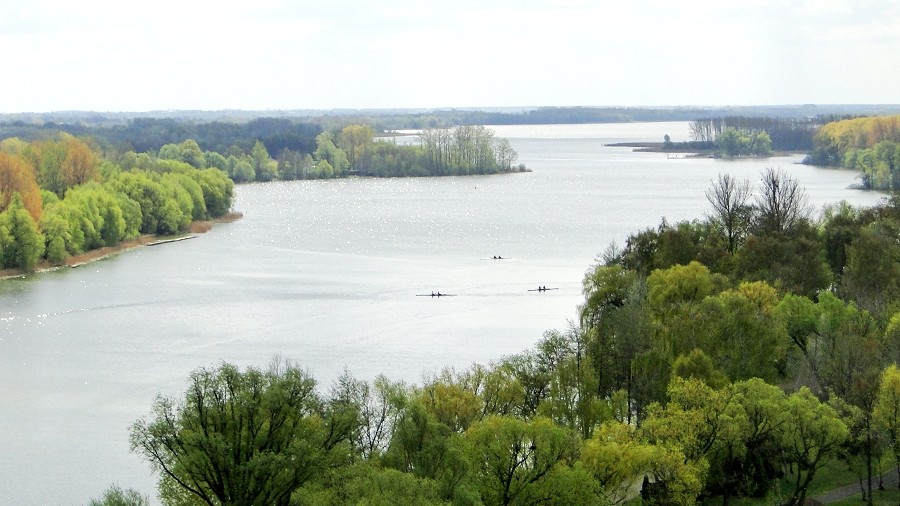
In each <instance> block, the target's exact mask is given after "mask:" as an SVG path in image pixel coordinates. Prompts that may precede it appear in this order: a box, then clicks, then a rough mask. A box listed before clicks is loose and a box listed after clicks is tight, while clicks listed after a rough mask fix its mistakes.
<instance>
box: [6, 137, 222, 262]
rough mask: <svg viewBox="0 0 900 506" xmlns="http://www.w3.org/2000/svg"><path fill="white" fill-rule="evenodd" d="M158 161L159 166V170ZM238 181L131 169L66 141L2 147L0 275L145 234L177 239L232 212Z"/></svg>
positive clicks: (174, 169)
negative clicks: (196, 224)
mask: <svg viewBox="0 0 900 506" xmlns="http://www.w3.org/2000/svg"><path fill="white" fill-rule="evenodd" d="M151 162H152V163H151ZM232 188H233V182H232V181H231V180H230V179H229V178H228V177H227V176H226V175H225V174H224V173H223V172H221V171H219V170H216V169H198V168H195V167H192V166H191V165H189V164H186V163H181V162H170V161H152V160H149V159H148V163H147V164H146V165H145V166H144V167H141V168H137V167H128V168H123V167H122V166H121V165H118V164H116V163H113V162H112V161H110V160H108V159H105V158H104V157H102V156H101V155H100V154H99V153H98V152H97V150H96V148H94V147H92V146H90V145H89V144H88V143H86V142H85V141H83V140H81V139H77V138H75V137H72V136H70V135H66V134H62V135H60V136H58V137H56V138H51V139H45V140H41V141H33V142H30V143H29V142H25V141H22V140H20V139H16V138H11V139H6V140H4V141H2V142H0V269H17V270H22V271H31V270H33V269H34V268H35V266H36V265H37V264H38V262H41V261H46V262H48V263H50V264H53V265H59V264H62V263H63V262H64V261H65V260H66V259H67V258H68V257H70V256H76V255H82V254H84V253H85V252H88V251H91V250H96V249H99V248H115V247H116V246H118V245H119V244H120V243H122V242H123V241H133V240H135V239H137V238H138V237H139V236H142V235H157V234H158V235H172V234H177V233H180V232H183V231H186V230H187V229H188V228H189V226H190V224H191V223H192V222H194V221H197V220H209V219H215V218H219V217H221V216H223V215H224V214H226V213H227V212H228V211H229V209H230V207H231V198H232Z"/></svg>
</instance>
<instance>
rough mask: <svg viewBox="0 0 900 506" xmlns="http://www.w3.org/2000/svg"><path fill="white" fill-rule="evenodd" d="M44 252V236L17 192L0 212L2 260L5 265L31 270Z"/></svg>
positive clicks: (0, 251) (0, 255)
mask: <svg viewBox="0 0 900 506" xmlns="http://www.w3.org/2000/svg"><path fill="white" fill-rule="evenodd" d="M43 253H44V237H43V236H42V235H41V232H40V230H38V226H37V224H36V223H35V221H34V218H32V217H31V214H30V213H29V212H28V211H27V210H26V209H25V204H24V203H23V202H22V197H20V196H19V194H18V193H15V194H13V196H12V199H11V200H10V202H9V205H8V206H7V207H6V210H5V211H3V212H2V213H0V260H2V264H3V266H4V267H7V268H9V267H12V268H17V269H24V270H26V271H31V270H34V266H35V265H36V264H37V262H38V260H39V259H40V258H41V255H43Z"/></svg>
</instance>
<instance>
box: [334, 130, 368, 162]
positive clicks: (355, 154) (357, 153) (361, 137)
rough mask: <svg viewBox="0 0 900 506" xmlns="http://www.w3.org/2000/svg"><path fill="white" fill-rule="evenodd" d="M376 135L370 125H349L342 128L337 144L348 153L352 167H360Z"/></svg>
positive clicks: (348, 159) (348, 160)
mask: <svg viewBox="0 0 900 506" xmlns="http://www.w3.org/2000/svg"><path fill="white" fill-rule="evenodd" d="M374 137H375V130H374V129H373V128H372V127H370V126H368V125H347V126H345V127H344V129H343V130H341V132H340V133H339V134H338V137H337V145H338V146H339V147H340V148H341V149H343V150H344V153H346V154H347V163H349V166H350V169H355V170H359V169H360V162H361V161H362V160H363V158H364V156H365V153H366V150H367V149H368V148H369V147H370V145H371V144H372V139H374Z"/></svg>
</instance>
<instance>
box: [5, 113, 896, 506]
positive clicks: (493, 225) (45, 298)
mask: <svg viewBox="0 0 900 506" xmlns="http://www.w3.org/2000/svg"><path fill="white" fill-rule="evenodd" d="M494 130H495V132H496V133H497V135H499V136H504V137H507V138H509V139H510V141H511V142H512V144H513V146H514V147H515V149H516V150H517V151H518V152H519V161H521V162H524V163H525V164H527V165H528V167H529V168H531V169H533V171H534V172H530V173H524V174H515V175H502V176H485V177H468V178H437V179H432V178H422V179H382V180H375V179H350V180H341V181H314V182H312V181H311V182H285V183H270V184H259V185H245V186H240V187H238V188H237V189H236V191H235V193H236V202H235V208H236V209H237V210H239V211H242V212H243V213H244V218H243V219H242V220H240V221H238V222H235V223H231V224H225V225H218V226H216V227H215V228H214V229H213V230H212V231H210V232H209V233H207V234H204V235H202V236H200V237H199V238H197V239H194V240H190V241H183V242H178V243H173V244H168V245H164V246H158V247H152V248H142V249H140V250H137V251H134V252H130V253H127V254H124V255H120V256H118V257H115V258H111V259H108V260H104V261H101V262H97V263H94V264H90V265H88V266H84V267H81V268H78V269H69V270H64V271H57V272H51V273H44V274H39V275H35V276H30V277H28V278H26V279H13V280H6V281H0V434H2V436H0V503H2V504H25V505H27V504H85V503H87V502H88V500H89V498H90V497H99V495H100V493H101V492H102V491H103V490H104V489H105V488H106V487H108V486H109V485H110V484H112V483H118V484H120V485H121V486H123V487H132V488H136V489H138V490H140V491H142V492H144V493H146V494H148V495H150V496H151V497H155V478H154V477H153V476H152V475H151V474H150V472H149V468H148V467H147V465H146V464H145V463H143V462H142V461H141V460H140V459H138V458H137V457H136V456H134V455H132V454H130V453H129V451H128V426H129V425H130V424H131V423H132V422H134V421H135V420H136V419H138V418H140V417H142V416H145V415H146V414H147V413H148V412H149V409H150V406H151V404H152V402H153V398H154V396H155V395H156V394H157V393H162V394H164V395H180V394H181V392H183V389H184V386H185V380H186V377H187V375H188V373H189V372H190V371H191V370H193V369H195V368H197V367H199V366H209V365H215V364H218V363H220V362H221V361H228V362H232V363H236V364H239V365H242V366H243V365H251V364H252V365H256V366H264V365H265V364H266V363H267V362H268V361H269V360H270V359H271V358H272V357H273V356H274V355H276V354H279V355H282V356H284V357H286V358H290V359H292V360H295V361H297V362H299V363H300V364H301V365H302V366H304V367H305V368H307V369H308V370H309V371H310V373H311V374H312V375H313V376H314V377H315V378H317V379H318V380H319V382H320V385H321V386H322V388H323V389H327V388H328V386H329V385H330V384H331V381H332V380H333V379H334V378H335V377H336V375H338V374H339V373H340V372H341V371H342V370H343V369H345V368H347V369H349V370H350V371H351V372H352V373H353V374H354V375H356V376H358V377H361V378H366V379H371V378H373V377H374V376H375V375H377V374H379V373H384V374H386V375H387V376H388V377H391V378H393V379H402V380H407V381H410V382H417V381H419V380H420V378H421V377H422V374H423V373H427V372H431V371H436V370H438V369H440V368H441V367H443V366H446V365H449V366H455V367H459V368H462V367H466V366H467V365H469V364H471V363H473V362H482V363H486V362H489V361H491V360H493V359H496V358H499V357H501V356H503V355H506V354H511V353H517V352H520V351H522V350H525V349H526V348H528V347H530V346H531V345H532V344H534V343H535V342H536V341H537V340H538V339H539V338H540V337H541V335H542V333H543V332H544V331H545V330H548V329H553V328H563V327H565V326H566V324H567V323H566V322H567V319H572V318H574V317H575V314H576V306H577V304H578V303H579V302H580V301H581V300H582V297H581V292H580V282H581V278H582V276H583V274H584V272H585V270H586V269H587V268H588V267H589V266H590V265H591V264H592V263H593V262H594V259H595V258H596V257H597V255H598V254H599V253H600V252H602V251H603V250H604V249H605V248H606V247H607V246H608V245H609V243H610V242H612V241H617V242H618V243H619V244H622V243H623V242H624V238H625V236H626V235H627V234H629V233H631V232H634V231H637V230H638V229H640V228H644V227H648V226H655V225H657V224H658V223H659V220H660V218H662V217H663V216H665V217H666V218H667V219H668V220H669V221H670V222H674V221H677V220H681V219H693V218H698V217H701V216H702V215H703V213H705V212H706V211H707V208H708V204H707V202H706V199H705V197H704V191H705V190H706V189H707V188H708V187H709V185H710V181H711V180H712V179H714V178H715V177H716V176H717V174H719V173H722V172H728V173H731V174H734V175H736V176H738V177H741V178H744V177H746V178H749V179H750V180H752V181H754V182H756V181H757V180H758V179H759V174H760V171H761V170H763V169H765V168H766V167H780V168H782V169H784V170H786V171H789V172H790V173H791V174H792V175H794V176H795V177H796V178H798V179H799V180H800V182H801V184H802V185H804V186H805V187H806V189H807V193H808V195H809V197H810V200H811V201H812V202H813V203H814V204H815V205H816V206H821V205H822V204H824V203H826V202H836V201H839V200H841V199H845V200H848V201H849V202H851V203H853V204H856V205H870V204H872V203H874V202H876V201H877V200H878V199H879V198H880V197H881V195H879V194H875V193H865V192H860V191H856V190H850V189H848V187H849V186H850V185H851V184H853V183H854V182H855V177H856V174H855V173H853V172H847V171H836V170H826V169H816V168H811V167H806V166H802V165H797V162H798V161H799V159H800V157H787V158H772V159H768V160H748V161H731V162H726V161H719V160H707V159H669V158H667V157H666V155H665V154H655V153H633V152H631V150H629V149H625V148H613V147H606V146H604V145H605V144H608V143H612V142H620V141H636V140H651V141H659V140H661V139H662V137H663V135H664V134H666V133H668V134H669V135H670V136H671V137H672V139H673V140H676V141H678V140H686V139H687V137H688V127H687V123H648V124H625V125H555V126H553V125H551V126H504V127H494ZM495 255H501V256H503V257H506V258H508V259H506V260H502V261H495V260H490V258H491V257H492V256H495ZM538 285H545V286H548V287H558V288H559V290H557V291H553V292H547V293H540V294H539V293H535V292H529V291H528V289H530V288H535V287H537V286H538ZM438 290H439V291H441V292H443V293H452V294H456V295H457V296H456V297H448V298H441V299H432V298H431V297H416V295H417V294H428V293H431V291H438Z"/></svg>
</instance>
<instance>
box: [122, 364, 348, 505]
mask: <svg viewBox="0 0 900 506" xmlns="http://www.w3.org/2000/svg"><path fill="white" fill-rule="evenodd" d="M331 429H333V426H331V425H330V423H329V420H328V415H327V413H326V411H325V410H324V408H323V403H322V401H321V400H320V399H319V398H318V397H317V395H316V393H315V382H314V381H313V380H312V379H311V378H309V377H307V375H306V374H305V373H304V372H303V371H302V370H300V369H299V368H298V367H296V366H294V365H292V364H289V363H281V362H279V361H274V362H273V363H272V364H271V365H270V366H269V368H268V369H267V370H264V371H263V370H257V369H254V368H248V369H247V370H246V371H244V372H241V371H239V370H238V369H237V368H236V367H234V366H232V365H229V364H223V365H222V366H220V367H219V368H217V369H198V370H196V371H194V372H193V373H192V374H191V377H190V385H189V387H188V389H187V391H186V392H185V395H184V398H183V399H182V400H175V399H171V398H164V397H159V398H157V400H156V403H155V405H154V408H153V415H152V418H151V419H150V420H149V421H148V420H140V421H138V422H136V423H135V424H134V425H133V426H132V428H131V447H132V450H133V451H135V452H137V453H138V454H139V455H140V456H142V457H143V458H144V459H146V460H147V461H148V462H149V463H150V464H151V466H152V467H153V468H154V470H156V471H158V472H159V473H160V474H161V475H163V476H164V477H166V479H169V480H171V481H173V482H174V483H175V484H177V486H178V487H180V488H181V489H183V490H184V491H187V492H188V493H189V494H191V495H193V496H196V497H197V498H198V499H200V500H201V501H203V502H204V503H206V504H221V505H232V504H233V505H245V504H272V505H287V504H290V497H291V494H292V493H293V492H294V491H295V490H296V489H297V488H298V487H300V486H301V485H303V484H304V483H305V482H307V481H309V480H310V479H312V478H314V477H316V476H317V475H319V474H320V473H322V472H323V470H324V468H325V467H326V466H327V465H328V463H329V462H330V461H331V459H333V458H334V455H332V454H333V453H335V452H337V453H338V454H339V453H340V452H342V451H344V450H340V449H339V448H340V443H342V441H344V439H345V438H346V437H347V436H348V434H346V433H341V432H340V431H334V430H331Z"/></svg>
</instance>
